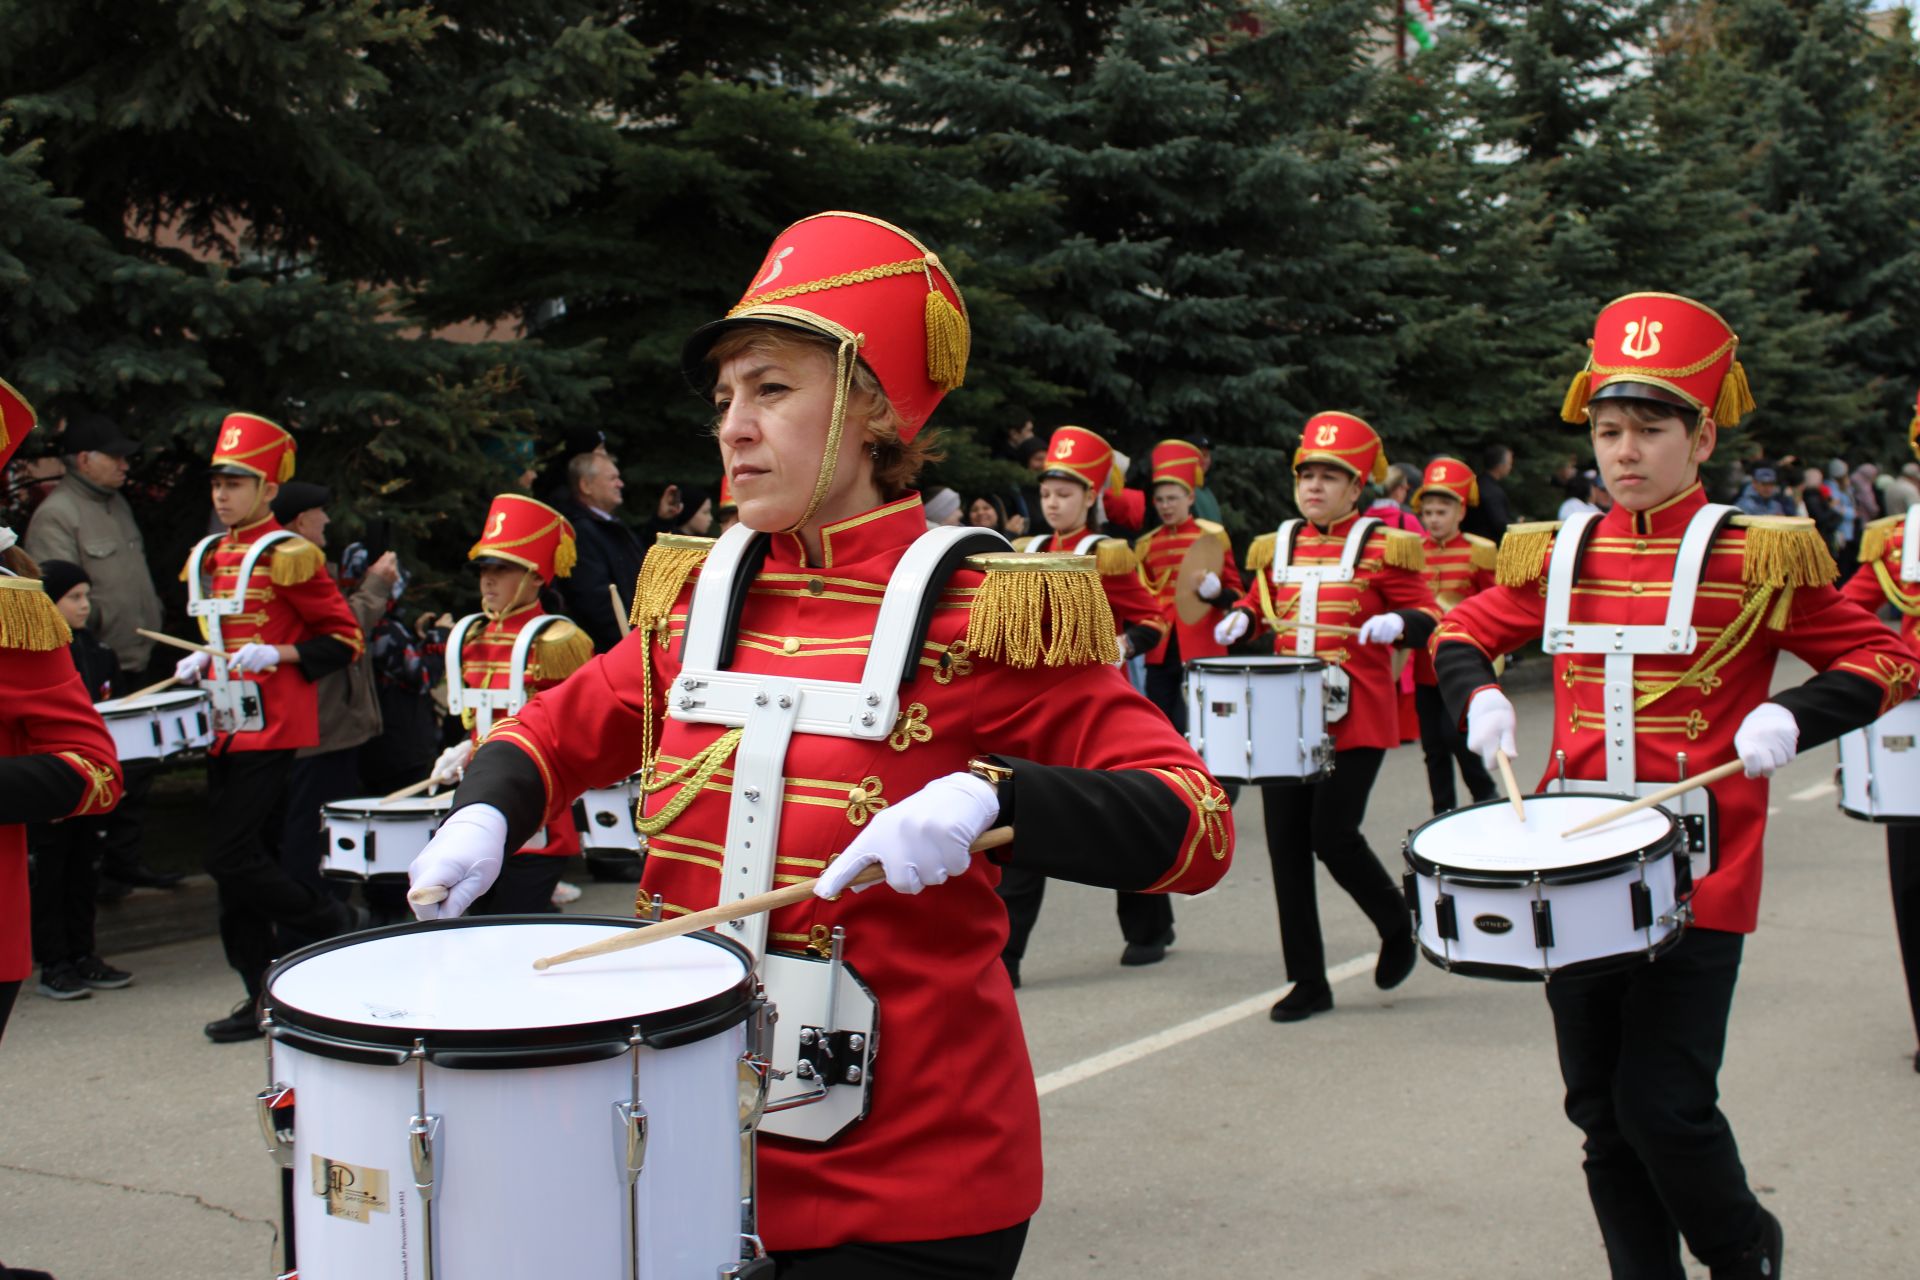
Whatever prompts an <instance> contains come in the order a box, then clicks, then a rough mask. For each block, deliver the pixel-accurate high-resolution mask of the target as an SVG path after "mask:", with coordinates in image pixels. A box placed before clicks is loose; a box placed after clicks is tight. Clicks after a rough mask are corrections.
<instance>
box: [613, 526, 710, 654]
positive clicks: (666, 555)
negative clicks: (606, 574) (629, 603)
mask: <svg viewBox="0 0 1920 1280" xmlns="http://www.w3.org/2000/svg"><path fill="white" fill-rule="evenodd" d="M712 550H713V539H712V538H696V537H693V536H691V535H689V534H684V533H663V534H661V535H660V536H659V537H658V538H657V539H655V540H654V544H653V546H652V547H650V548H649V549H648V551H647V558H646V560H645V561H644V562H643V563H642V564H641V566H640V576H639V577H638V578H635V579H634V581H633V608H632V609H631V610H630V611H628V614H627V625H628V626H629V627H631V628H632V629H633V630H635V631H649V632H652V633H653V634H654V636H655V638H656V639H658V640H659V642H660V647H661V648H662V649H664V648H666V647H667V615H668V614H670V613H672V612H673V605H674V602H675V601H676V600H678V599H679V598H680V591H681V588H683V587H685V586H686V585H687V579H688V578H690V577H692V576H693V573H694V570H696V569H698V568H699V567H700V566H701V564H702V563H704V562H705V561H706V558H707V553H708V552H709V551H712Z"/></svg>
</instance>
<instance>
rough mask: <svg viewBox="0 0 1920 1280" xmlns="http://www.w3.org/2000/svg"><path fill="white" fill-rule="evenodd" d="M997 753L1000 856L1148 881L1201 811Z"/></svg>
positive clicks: (1172, 798)
mask: <svg viewBox="0 0 1920 1280" xmlns="http://www.w3.org/2000/svg"><path fill="white" fill-rule="evenodd" d="M993 759H995V760H996V761H998V762H999V763H1001V764H1004V765H1006V766H1007V767H1008V768H1010V769H1012V770H1013V777H1012V778H1011V779H1009V780H1008V781H1006V782H1003V783H1001V784H1000V822H1001V824H1002V825H1008V824H1011V825H1012V826H1013V827H1014V828H1015V829H1016V830H1017V831H1018V832H1019V835H1018V837H1017V838H1016V839H1015V841H1014V843H1013V844H1012V845H1009V846H1008V847H1007V848H1006V849H1005V850H1003V851H1000V853H1001V855H1002V856H999V857H996V859H995V860H996V861H999V862H1001V863H1003V864H1004V865H1007V866H1014V867H1024V868H1026V869H1027V870H1030V871H1037V872H1039V873H1040V874H1041V875H1045V876H1051V877H1053V878H1054V879H1056V880H1073V881H1077V882H1078V883H1080V884H1091V885H1098V886H1099V887H1101V888H1103V889H1130V890H1140V889H1145V888H1147V887H1148V886H1149V885H1152V884H1154V883H1156V882H1157V881H1159V880H1160V879H1161V878H1162V877H1164V876H1165V875H1166V874H1167V872H1168V871H1169V870H1171V869H1172V867H1173V863H1174V860H1175V858H1176V857H1178V855H1179V851H1180V849H1181V847H1182V845H1183V843H1184V839H1185V836H1186V833H1187V824H1188V822H1189V821H1190V820H1191V818H1192V816H1193V815H1192V814H1191V813H1190V812H1189V811H1188V809H1187V807H1186V806H1185V805H1183V804H1181V803H1180V800H1179V797H1178V796H1177V795H1175V793H1174V792H1173V791H1172V789H1170V788H1169V787H1168V786H1167V785H1166V784H1165V783H1163V782H1161V781H1160V780H1159V779H1158V778H1156V777H1154V776H1153V774H1151V773H1149V772H1147V771H1146V770H1144V769H1114V770H1106V769H1073V768H1068V767H1065V766H1060V765H1042V764H1034V763H1032V762H1031V761H1027V760H1016V759H1012V758H1011V757H1006V756H995V757H993ZM469 776H471V775H469Z"/></svg>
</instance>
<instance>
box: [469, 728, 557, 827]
mask: <svg viewBox="0 0 1920 1280" xmlns="http://www.w3.org/2000/svg"><path fill="white" fill-rule="evenodd" d="M470 804H490V805H492V806H493V807H494V808H496V809H498V810H499V811H500V812H501V813H503V814H505V815H506V818H507V846H506V847H507V848H509V849H519V848H523V847H525V845H526V843H527V841H528V840H530V839H532V838H533V833H534V832H536V831H538V830H539V829H540V822H541V820H542V819H543V818H545V817H546V813H547V787H546V783H545V782H543V781H542V780H541V778H540V767H539V766H538V765H536V764H534V762H533V757H531V756H529V755H528V754H527V753H526V752H524V751H521V750H519V749H517V748H515V747H511V746H508V745H507V744H506V743H504V742H495V743H483V744H482V745H481V747H480V749H479V750H477V751H475V752H474V753H473V759H472V760H471V761H470V762H469V763H468V764H467V771H466V776H465V777H463V778H462V779H461V780H460V786H459V788H458V789H457V790H455V791H454V793H453V808H452V809H450V810H448V812H449V813H453V812H458V811H459V810H461V809H464V808H466V807H467V806H468V805H470Z"/></svg>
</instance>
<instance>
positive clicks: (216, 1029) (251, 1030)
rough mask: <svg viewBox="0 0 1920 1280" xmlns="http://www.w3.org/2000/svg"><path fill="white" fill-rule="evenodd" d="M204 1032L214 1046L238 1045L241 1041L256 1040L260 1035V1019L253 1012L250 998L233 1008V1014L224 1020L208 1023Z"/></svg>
mask: <svg viewBox="0 0 1920 1280" xmlns="http://www.w3.org/2000/svg"><path fill="white" fill-rule="evenodd" d="M204 1030H205V1031H206V1033H207V1039H209V1040H211V1041H213V1042H214V1043H215V1044H239V1043H240V1042H241V1041H243V1040H258V1039H259V1038H260V1036H261V1034H262V1032H261V1030H260V1017H259V1015H258V1014H256V1013H255V1012H254V1009H253V999H252V998H251V997H249V998H247V999H245V1000H242V1001H241V1002H240V1003H239V1004H236V1005H235V1006H233V1012H232V1013H230V1014H228V1015H227V1016H226V1017H224V1018H218V1019H215V1020H214V1021H212V1022H209V1023H208V1024H207V1025H206V1027H205V1028H204Z"/></svg>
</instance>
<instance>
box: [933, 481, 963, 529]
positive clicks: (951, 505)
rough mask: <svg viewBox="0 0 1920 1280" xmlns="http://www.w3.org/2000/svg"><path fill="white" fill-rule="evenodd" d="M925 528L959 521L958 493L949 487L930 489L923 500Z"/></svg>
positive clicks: (938, 526) (934, 527)
mask: <svg viewBox="0 0 1920 1280" xmlns="http://www.w3.org/2000/svg"><path fill="white" fill-rule="evenodd" d="M925 506H926V512H927V528H929V529H938V528H940V527H941V526H942V525H949V524H959V523H960V495H959V494H957V493H955V492H954V491H953V490H951V489H930V490H928V491H927V495H926V500H925Z"/></svg>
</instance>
